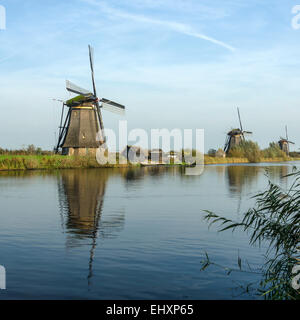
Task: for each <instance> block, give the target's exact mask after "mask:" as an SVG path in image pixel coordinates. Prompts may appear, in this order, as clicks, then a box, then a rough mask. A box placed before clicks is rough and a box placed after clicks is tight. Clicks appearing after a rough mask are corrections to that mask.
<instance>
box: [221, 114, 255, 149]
mask: <svg viewBox="0 0 300 320" xmlns="http://www.w3.org/2000/svg"><path fill="white" fill-rule="evenodd" d="M237 111H238V117H239V122H240V128H239V129H232V130H231V131H230V132H228V133H227V138H226V142H225V147H224V151H225V152H226V153H229V151H230V150H231V149H232V148H233V147H235V146H237V145H239V144H240V143H241V142H242V141H245V134H252V132H250V131H244V130H243V126H242V120H241V115H240V109H239V108H237Z"/></svg>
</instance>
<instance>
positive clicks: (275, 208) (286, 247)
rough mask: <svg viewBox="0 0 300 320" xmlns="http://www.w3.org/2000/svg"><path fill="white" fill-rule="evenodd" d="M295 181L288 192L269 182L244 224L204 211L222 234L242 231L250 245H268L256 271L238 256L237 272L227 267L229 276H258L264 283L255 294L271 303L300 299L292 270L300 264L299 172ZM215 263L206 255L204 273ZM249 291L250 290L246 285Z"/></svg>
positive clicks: (299, 292) (259, 285)
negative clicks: (243, 274)
mask: <svg viewBox="0 0 300 320" xmlns="http://www.w3.org/2000/svg"><path fill="white" fill-rule="evenodd" d="M287 177H293V178H294V181H293V183H292V185H291V187H290V188H289V189H288V190H283V189H282V188H281V187H280V186H278V185H276V184H274V183H272V182H271V181H269V187H268V189H267V190H266V191H264V192H261V193H258V194H257V195H255V197H254V199H255V200H256V205H255V206H254V207H253V208H251V209H249V210H248V211H247V212H246V213H245V215H244V218H243V219H242V221H232V220H230V219H227V218H225V217H222V216H218V215H217V214H215V213H213V212H210V211H205V213H206V216H205V220H207V221H208V222H210V224H215V223H217V224H219V225H220V230H219V231H221V232H222V231H226V230H232V231H235V230H237V229H241V230H242V231H243V232H246V233H248V234H249V236H250V240H249V242H250V245H257V244H258V245H261V244H262V243H264V245H267V248H268V249H267V252H266V255H265V259H266V260H265V263H264V265H263V266H261V268H259V269H256V270H253V269H252V268H251V267H250V266H249V265H248V267H247V269H245V268H243V267H242V265H243V264H244V265H247V264H245V263H243V264H242V260H241V258H240V257H238V268H237V269H236V270H233V269H230V268H226V267H224V266H222V267H224V268H225V269H226V270H227V272H228V273H229V274H230V273H231V272H233V271H237V272H249V273H256V274H257V273H258V274H260V275H261V281H260V282H259V283H258V284H257V289H256V293H257V294H261V295H262V296H263V297H265V299H270V300H300V291H297V290H296V289H295V288H293V287H292V285H291V282H292V279H293V278H295V275H294V274H293V269H294V268H295V266H296V265H297V263H299V245H300V212H299V208H300V172H297V173H293V174H290V175H288V176H286V178H287ZM211 264H214V263H212V262H211V261H210V259H209V257H208V255H207V254H206V260H204V261H203V264H202V265H203V266H202V270H205V269H206V268H207V267H208V266H209V265H211ZM246 290H249V286H247V288H246Z"/></svg>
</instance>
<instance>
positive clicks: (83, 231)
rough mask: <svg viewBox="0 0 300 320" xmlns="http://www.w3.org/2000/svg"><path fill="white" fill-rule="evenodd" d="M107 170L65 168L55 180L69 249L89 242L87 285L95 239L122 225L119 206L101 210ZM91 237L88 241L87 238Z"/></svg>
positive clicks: (108, 235) (110, 235) (111, 234)
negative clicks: (106, 211)
mask: <svg viewBox="0 0 300 320" xmlns="http://www.w3.org/2000/svg"><path fill="white" fill-rule="evenodd" d="M111 174H112V172H110V170H89V169H87V170H66V171H62V173H61V176H60V178H59V180H58V191H59V205H60V209H61V210H60V211H61V221H62V228H63V230H64V232H65V233H66V234H67V240H66V246H67V248H69V249H72V248H76V247H80V246H86V245H87V240H88V244H90V243H91V245H90V258H89V275H88V279H89V285H90V280H91V278H92V276H93V261H94V256H95V250H96V246H97V241H98V239H102V240H105V239H106V238H113V237H117V236H118V233H119V232H121V231H122V230H123V228H124V223H125V213H124V210H123V209H122V208H118V209H117V210H114V211H113V212H109V214H105V213H104V212H103V206H104V199H105V190H106V185H107V181H108V179H109V176H110V175H111ZM90 241H91V242H90Z"/></svg>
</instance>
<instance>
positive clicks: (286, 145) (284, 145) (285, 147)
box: [278, 126, 295, 156]
mask: <svg viewBox="0 0 300 320" xmlns="http://www.w3.org/2000/svg"><path fill="white" fill-rule="evenodd" d="M285 134H286V138H282V137H280V140H279V141H278V144H279V147H280V149H281V150H282V151H283V152H285V153H286V155H287V156H289V154H290V144H295V143H294V142H292V141H289V136H288V127H287V126H285Z"/></svg>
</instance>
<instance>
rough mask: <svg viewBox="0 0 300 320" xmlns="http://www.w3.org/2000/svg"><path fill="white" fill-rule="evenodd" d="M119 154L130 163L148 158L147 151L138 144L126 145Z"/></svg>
mask: <svg viewBox="0 0 300 320" xmlns="http://www.w3.org/2000/svg"><path fill="white" fill-rule="evenodd" d="M121 155H122V156H123V157H124V158H126V159H127V161H128V162H130V163H141V162H144V161H147V159H148V152H147V151H145V150H143V149H142V148H141V147H138V146H127V147H126V148H125V149H124V150H123V151H122V152H121Z"/></svg>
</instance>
